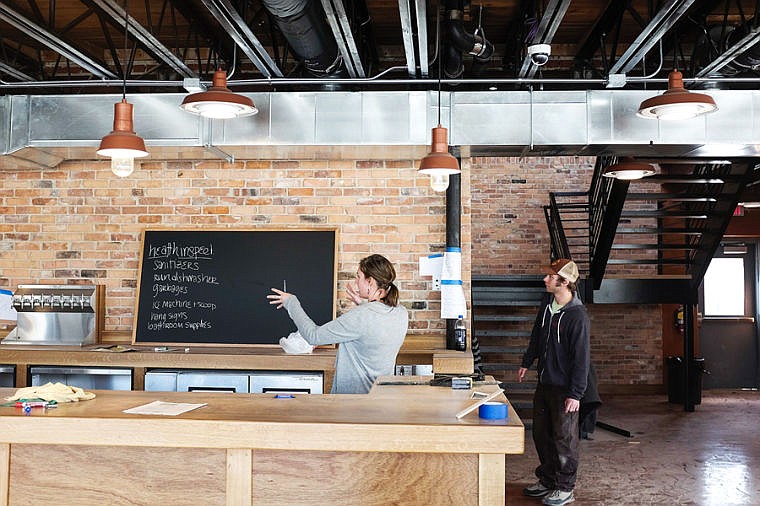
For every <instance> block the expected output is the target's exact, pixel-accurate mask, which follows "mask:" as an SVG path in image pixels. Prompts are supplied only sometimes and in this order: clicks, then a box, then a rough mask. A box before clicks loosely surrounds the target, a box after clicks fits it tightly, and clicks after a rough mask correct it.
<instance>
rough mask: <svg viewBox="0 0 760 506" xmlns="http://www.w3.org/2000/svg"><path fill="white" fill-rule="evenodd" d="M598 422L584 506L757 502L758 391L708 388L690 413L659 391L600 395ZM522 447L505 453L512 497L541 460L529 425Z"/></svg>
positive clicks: (585, 463) (583, 479)
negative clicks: (609, 428)
mask: <svg viewBox="0 0 760 506" xmlns="http://www.w3.org/2000/svg"><path fill="white" fill-rule="evenodd" d="M602 400H603V401H604V404H603V405H602V407H601V408H600V410H599V416H598V421H600V422H604V423H607V424H609V425H613V426H615V427H619V428H622V429H625V430H628V431H630V432H631V434H632V435H633V437H631V438H626V437H623V436H619V435H617V434H614V433H613V432H609V431H606V430H602V429H600V428H597V429H596V431H595V432H594V433H593V434H591V437H592V438H593V440H591V441H588V440H584V441H582V442H581V456H580V469H579V472H578V482H577V485H576V489H575V497H576V499H575V502H574V503H573V504H575V505H578V506H582V505H621V504H636V505H639V504H663V505H676V504H689V505H692V504H693V505H700V506H713V505H714V506H728V505H760V392H757V391H738V390H737V391H734V390H706V391H704V392H703V395H702V403H701V404H699V405H697V406H696V410H695V411H694V412H693V413H686V412H684V410H683V406H681V405H675V404H668V402H667V397H666V396H665V395H661V396H615V397H605V396H603V397H602ZM525 448H526V451H525V454H523V455H513V456H510V455H508V456H507V479H506V481H507V504H510V505H540V504H541V500H540V499H531V498H526V497H523V496H522V488H523V487H524V486H526V485H528V484H531V483H533V482H535V478H534V475H533V469H534V468H535V466H536V463H537V462H538V459H537V457H536V452H535V449H534V447H533V440H532V437H531V434H530V432H529V431H527V432H526V440H525Z"/></svg>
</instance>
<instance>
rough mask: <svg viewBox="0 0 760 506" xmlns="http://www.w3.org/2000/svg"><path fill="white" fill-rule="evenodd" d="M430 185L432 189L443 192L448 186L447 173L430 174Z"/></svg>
mask: <svg viewBox="0 0 760 506" xmlns="http://www.w3.org/2000/svg"><path fill="white" fill-rule="evenodd" d="M430 187H431V188H432V189H433V191H437V192H444V191H446V188H448V187H449V175H448V174H445V173H444V174H442V173H440V172H433V173H431V174H430Z"/></svg>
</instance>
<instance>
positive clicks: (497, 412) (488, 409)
mask: <svg viewBox="0 0 760 506" xmlns="http://www.w3.org/2000/svg"><path fill="white" fill-rule="evenodd" d="M478 416H479V417H480V418H485V419H486V420H503V419H505V418H506V417H507V405H506V404H504V403H503V402H486V403H485V404H481V405H480V407H479V408H478Z"/></svg>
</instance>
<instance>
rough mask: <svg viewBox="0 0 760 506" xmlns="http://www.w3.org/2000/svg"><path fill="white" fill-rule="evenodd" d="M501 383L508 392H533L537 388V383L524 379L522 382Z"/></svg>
mask: <svg viewBox="0 0 760 506" xmlns="http://www.w3.org/2000/svg"><path fill="white" fill-rule="evenodd" d="M501 385H502V388H504V389H505V390H506V391H507V392H509V391H510V390H511V391H517V392H519V393H520V394H525V393H527V392H533V391H534V390H535V389H536V384H535V383H533V382H529V381H523V382H522V383H518V382H517V381H502V382H501Z"/></svg>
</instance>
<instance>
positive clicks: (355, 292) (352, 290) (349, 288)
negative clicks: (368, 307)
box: [346, 283, 364, 306]
mask: <svg viewBox="0 0 760 506" xmlns="http://www.w3.org/2000/svg"><path fill="white" fill-rule="evenodd" d="M346 293H347V294H348V298H349V299H351V301H352V302H353V303H354V304H356V305H357V306H358V305H359V304H363V303H364V297H362V296H361V295H359V289H358V288H357V287H356V285H352V284H351V283H349V284H347V285H346Z"/></svg>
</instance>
